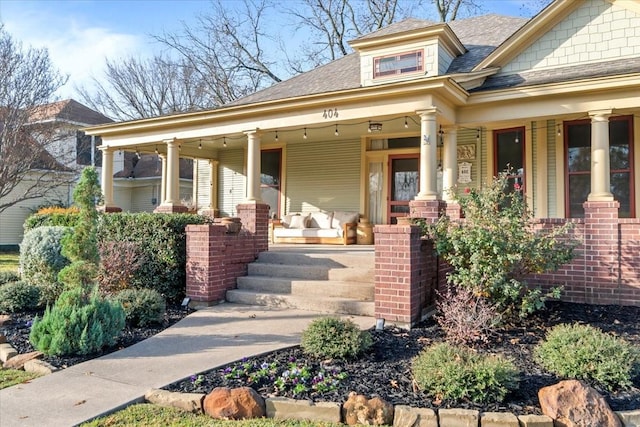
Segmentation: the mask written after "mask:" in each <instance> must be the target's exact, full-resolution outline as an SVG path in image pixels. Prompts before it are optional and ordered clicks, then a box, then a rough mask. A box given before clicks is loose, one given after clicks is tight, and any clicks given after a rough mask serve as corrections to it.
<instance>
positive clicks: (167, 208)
mask: <svg viewBox="0 0 640 427" xmlns="http://www.w3.org/2000/svg"><path fill="white" fill-rule="evenodd" d="M187 211H189V208H187V207H186V206H182V205H159V206H158V207H157V208H155V209H154V210H153V213H185V212H187Z"/></svg>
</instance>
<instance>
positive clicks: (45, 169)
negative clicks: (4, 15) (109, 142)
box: [0, 25, 75, 212]
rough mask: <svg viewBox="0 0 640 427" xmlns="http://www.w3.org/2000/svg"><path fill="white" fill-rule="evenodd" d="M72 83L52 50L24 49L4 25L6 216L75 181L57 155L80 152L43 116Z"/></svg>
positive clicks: (0, 65) (1, 120)
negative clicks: (56, 63)
mask: <svg viewBox="0 0 640 427" xmlns="http://www.w3.org/2000/svg"><path fill="white" fill-rule="evenodd" d="M66 82H67V76H63V75H61V74H60V73H59V72H58V71H56V70H55V69H54V67H53V65H52V63H51V60H50V59H49V54H48V52H47V50H46V49H33V48H28V49H24V48H23V47H22V44H21V43H20V42H18V41H16V40H14V39H13V38H12V37H11V35H10V34H9V33H7V32H6V30H5V29H4V26H2V25H0V212H2V211H4V210H6V209H7V208H9V207H11V206H14V205H16V204H17V203H20V202H22V201H25V200H30V199H36V198H40V197H44V196H46V195H47V194H48V193H49V192H50V191H52V190H53V189H55V188H58V187H59V186H60V185H63V184H67V183H69V182H72V181H73V179H74V178H75V176H74V174H73V173H67V172H71V171H70V170H69V169H68V168H67V167H66V166H65V165H64V164H61V162H58V161H56V160H55V159H54V157H53V155H52V153H53V154H55V155H56V157H59V158H60V159H62V158H65V154H68V152H69V151H70V150H72V149H73V150H74V149H75V147H65V146H64V145H61V143H60V142H61V141H62V140H63V139H64V138H65V137H67V136H68V131H66V130H65V129H64V128H62V127H60V126H59V125H58V124H57V123H55V122H53V121H50V120H47V115H46V111H43V108H44V107H43V106H45V105H46V104H48V103H50V102H51V101H52V100H53V98H54V93H55V92H56V91H57V90H58V89H59V88H60V87H61V86H63V85H64V84H65V83H66ZM74 134H75V132H74ZM66 157H68V156H66ZM65 171H66V172H65Z"/></svg>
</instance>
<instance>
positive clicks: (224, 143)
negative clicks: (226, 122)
mask: <svg viewBox="0 0 640 427" xmlns="http://www.w3.org/2000/svg"><path fill="white" fill-rule="evenodd" d="M222 146H223V147H226V146H227V137H226V136H223V137H222Z"/></svg>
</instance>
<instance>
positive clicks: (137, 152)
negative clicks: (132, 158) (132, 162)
mask: <svg viewBox="0 0 640 427" xmlns="http://www.w3.org/2000/svg"><path fill="white" fill-rule="evenodd" d="M136 157H137V158H140V152H139V151H138V149H137V148H136Z"/></svg>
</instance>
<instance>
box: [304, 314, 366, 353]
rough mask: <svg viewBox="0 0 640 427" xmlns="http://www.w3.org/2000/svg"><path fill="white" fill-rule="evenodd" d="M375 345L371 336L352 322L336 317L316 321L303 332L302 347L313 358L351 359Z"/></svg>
mask: <svg viewBox="0 0 640 427" xmlns="http://www.w3.org/2000/svg"><path fill="white" fill-rule="evenodd" d="M372 345H373V340H372V339H371V334H370V333H369V332H368V331H361V330H360V328H359V327H358V325H356V324H355V323H353V322H352V321H351V320H348V319H347V320H343V319H339V318H336V317H323V318H321V319H316V320H314V321H313V322H311V323H310V324H309V326H308V327H307V328H306V329H305V330H304V331H303V332H302V341H301V343H300V346H301V347H302V350H303V351H304V352H305V353H306V354H309V355H311V356H314V357H319V358H331V359H351V358H355V357H357V356H359V355H360V354H362V353H363V352H365V351H366V350H368V349H369V347H371V346H372Z"/></svg>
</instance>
